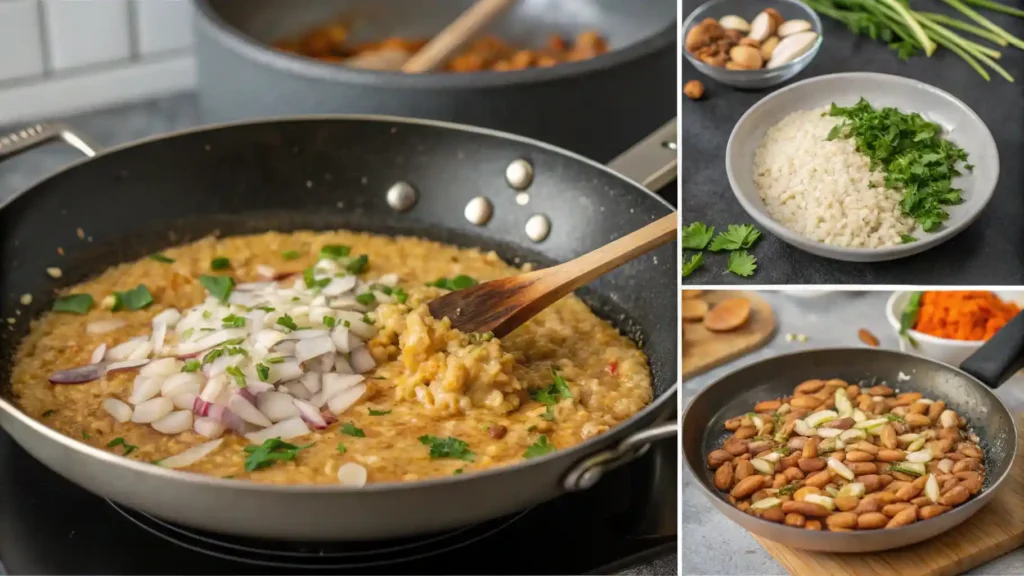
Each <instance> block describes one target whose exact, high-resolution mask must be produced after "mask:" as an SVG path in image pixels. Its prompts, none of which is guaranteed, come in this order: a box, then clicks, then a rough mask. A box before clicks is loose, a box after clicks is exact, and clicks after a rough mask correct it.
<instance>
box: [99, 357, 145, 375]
mask: <svg viewBox="0 0 1024 576" xmlns="http://www.w3.org/2000/svg"><path fill="white" fill-rule="evenodd" d="M146 364H149V360H124V361H121V362H111V363H110V364H107V372H121V371H122V370H133V369H135V368H141V367H142V366H145V365H146Z"/></svg>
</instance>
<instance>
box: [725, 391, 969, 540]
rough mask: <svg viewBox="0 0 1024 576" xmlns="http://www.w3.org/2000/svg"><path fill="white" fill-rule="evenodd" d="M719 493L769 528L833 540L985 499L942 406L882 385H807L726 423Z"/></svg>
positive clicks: (959, 426)
mask: <svg viewBox="0 0 1024 576" xmlns="http://www.w3.org/2000/svg"><path fill="white" fill-rule="evenodd" d="M725 428H726V430H728V431H730V432H732V435H731V436H729V437H728V439H726V440H725V442H724V443H723V445H722V447H721V448H720V449H718V450H714V451H712V452H711V453H710V454H708V467H709V468H711V469H712V470H714V471H715V474H714V484H715V487H716V488H718V489H719V490H722V491H726V492H728V493H729V502H731V503H732V504H733V505H734V506H736V507H737V508H739V509H740V510H743V511H745V512H747V513H748V514H753V515H755V516H758V517H760V518H762V519H764V520H769V521H771V522H778V523H784V524H786V525H788V526H794V527H799V528H804V529H807V530H822V529H827V530H830V531H833V532H841V531H848V530H875V529H879V528H897V527H900V526H905V525H907V524H911V523H913V522H917V521H918V520H928V519H929V518H934V517H935V516H938V515H940V514H943V513H945V512H948V511H949V510H951V509H953V508H954V507H956V506H959V505H961V504H963V503H964V502H966V501H967V500H969V499H970V498H971V497H972V496H974V495H976V494H978V493H979V492H980V491H981V489H982V486H983V485H984V482H985V465H984V461H985V457H984V453H983V452H982V449H981V447H980V446H979V445H978V444H979V439H978V437H977V436H976V435H975V434H974V433H973V432H970V431H969V430H967V429H966V421H965V420H964V419H963V418H961V417H960V416H958V415H957V414H956V412H954V411H952V410H949V409H947V408H946V404H945V402H943V401H942V400H930V399H927V398H924V397H923V396H922V394H920V393H918V392H904V393H902V394H900V393H898V392H897V391H896V390H893V389H892V388H890V387H889V386H887V385H885V384H884V383H883V384H877V385H875V384H872V383H867V382H862V383H861V384H859V385H857V384H849V383H847V382H846V381H844V380H839V379H833V380H807V381H806V382H803V383H801V384H800V385H799V386H797V387H796V388H795V389H794V391H793V395H792V396H786V397H783V398H777V399H775V400H765V401H763V402H758V403H757V404H756V405H755V406H754V410H753V412H750V413H748V414H745V415H743V416H737V417H735V418H732V419H730V420H727V421H726V422H725Z"/></svg>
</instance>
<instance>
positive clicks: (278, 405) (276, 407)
mask: <svg viewBox="0 0 1024 576" xmlns="http://www.w3.org/2000/svg"><path fill="white" fill-rule="evenodd" d="M256 407H257V408H259V410H260V412H262V413H263V415H264V416H266V417H267V418H268V419H269V420H270V421H271V422H280V421H282V420H287V419H289V418H294V417H295V416H298V415H299V409H298V408H296V407H295V405H294V404H292V397H291V396H289V395H288V394H282V393H280V392H264V393H263V394H260V395H259V397H258V398H257V399H256Z"/></svg>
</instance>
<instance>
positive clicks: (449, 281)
mask: <svg viewBox="0 0 1024 576" xmlns="http://www.w3.org/2000/svg"><path fill="white" fill-rule="evenodd" d="M477 284H479V282H477V281H476V279H475V278H473V277H472V276H466V275H465V274H459V275H458V276H456V277H454V278H444V277H442V278H438V279H437V280H434V281H433V282H428V283H427V286H434V287H435V288H444V289H445V290H451V291H452V292H455V291H456V290H465V289H466V288H470V287H472V286H476V285H477Z"/></svg>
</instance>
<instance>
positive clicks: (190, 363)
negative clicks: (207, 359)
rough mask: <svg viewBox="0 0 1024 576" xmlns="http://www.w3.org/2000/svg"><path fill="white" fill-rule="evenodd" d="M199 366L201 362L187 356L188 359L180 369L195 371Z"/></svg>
mask: <svg viewBox="0 0 1024 576" xmlns="http://www.w3.org/2000/svg"><path fill="white" fill-rule="evenodd" d="M200 366H202V364H201V363H200V362H199V360H196V359H195V358H189V359H188V360H185V365H184V366H182V367H181V371H182V372H197V371H198V370H199V368H200Z"/></svg>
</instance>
